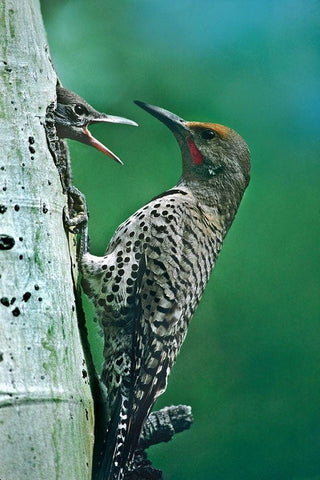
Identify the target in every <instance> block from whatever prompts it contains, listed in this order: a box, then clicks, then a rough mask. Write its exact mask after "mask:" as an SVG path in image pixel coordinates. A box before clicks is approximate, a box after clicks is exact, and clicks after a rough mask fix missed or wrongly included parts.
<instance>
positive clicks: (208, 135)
mask: <svg viewBox="0 0 320 480" xmlns="http://www.w3.org/2000/svg"><path fill="white" fill-rule="evenodd" d="M215 136H216V132H215V131H214V130H211V129H210V128H206V129H205V130H203V132H202V133H201V137H202V138H204V140H211V139H212V138H214V137H215Z"/></svg>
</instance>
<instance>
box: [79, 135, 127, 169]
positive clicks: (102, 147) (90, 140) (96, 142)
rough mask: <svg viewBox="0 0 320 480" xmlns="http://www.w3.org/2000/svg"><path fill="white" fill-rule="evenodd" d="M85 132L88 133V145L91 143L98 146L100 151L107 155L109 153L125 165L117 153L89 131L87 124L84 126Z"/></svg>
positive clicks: (109, 155)
mask: <svg viewBox="0 0 320 480" xmlns="http://www.w3.org/2000/svg"><path fill="white" fill-rule="evenodd" d="M82 131H83V133H84V134H85V135H86V142H85V143H87V144H88V145H91V146H92V147H94V148H96V149H97V150H99V151H100V152H102V153H104V154H105V155H108V157H110V158H113V160H115V161H116V162H118V163H120V164H121V165H123V162H122V161H121V160H120V158H119V157H117V155H115V154H114V153H113V152H112V151H111V150H109V148H107V147H106V146H105V145H103V143H101V142H99V140H97V139H96V138H94V136H93V135H91V133H90V132H89V130H88V128H87V126H84V127H83V128H82Z"/></svg>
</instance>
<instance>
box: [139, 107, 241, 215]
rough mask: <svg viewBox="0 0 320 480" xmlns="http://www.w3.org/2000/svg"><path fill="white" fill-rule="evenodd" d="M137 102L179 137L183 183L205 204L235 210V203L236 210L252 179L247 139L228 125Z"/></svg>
mask: <svg viewBox="0 0 320 480" xmlns="http://www.w3.org/2000/svg"><path fill="white" fill-rule="evenodd" d="M135 103H136V104H137V105H138V106H139V107H141V108H143V109H144V110H146V111H147V112H149V113H151V115H153V116H154V117H156V118H157V119H158V120H160V121H161V122H163V123H164V124H165V125H166V126H167V127H168V128H169V129H170V130H171V131H172V132H173V134H174V136H175V137H176V139H177V141H178V143H179V146H180V149H181V152H182V160H183V173H182V177H181V180H180V182H179V183H180V184H183V183H186V184H187V185H188V186H189V187H190V188H191V190H193V192H194V193H195V194H196V195H197V196H198V197H201V200H202V201H203V202H204V203H205V204H208V205H210V204H211V205H214V204H216V205H217V204H219V205H220V206H221V205H222V209H223V205H224V204H226V209H227V208H230V209H231V206H230V205H227V204H230V202H232V203H233V204H234V207H235V209H236V208H237V206H238V205H239V203H240V200H241V198H242V195H243V193H244V191H245V189H246V187H247V186H248V183H249V180H250V153H249V149H248V146H247V144H246V142H245V141H244V140H243V138H242V137H241V136H240V135H239V134H238V133H237V132H235V131H234V130H232V129H231V128H228V127H225V126H224V125H219V124H217V123H202V122H189V121H186V120H184V119H182V118H180V117H178V116H177V115H175V114H174V113H172V112H169V111H168V110H165V109H163V108H160V107H156V106H154V105H149V104H147V103H143V102H140V101H136V102H135ZM233 210H234V209H233Z"/></svg>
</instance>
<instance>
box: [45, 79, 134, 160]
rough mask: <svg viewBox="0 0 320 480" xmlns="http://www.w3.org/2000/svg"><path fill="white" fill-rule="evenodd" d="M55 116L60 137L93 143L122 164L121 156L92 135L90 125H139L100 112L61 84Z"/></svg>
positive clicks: (58, 87) (58, 88)
mask: <svg viewBox="0 0 320 480" xmlns="http://www.w3.org/2000/svg"><path fill="white" fill-rule="evenodd" d="M54 118H55V125H56V130H57V135H58V137H60V138H70V139H71V140H78V142H82V143H85V144H87V145H91V146H92V147H94V148H96V149H97V150H100V152H102V153H105V154H106V155H108V156H109V157H111V158H113V159H114V160H115V161H116V162H118V163H121V164H122V161H121V160H120V158H119V157H117V156H116V155H115V154H114V153H113V152H112V151H111V150H109V148H107V147H106V146H105V145H103V144H102V143H101V142H99V141H98V140H97V139H96V138H94V137H93V136H92V135H91V133H90V132H89V130H88V126H89V125H92V124H94V123H102V122H103V123H124V124H126V125H134V126H137V124H136V122H133V121H132V120H128V119H127V118H123V117H115V116H113V115H106V114H105V113H100V112H98V111H97V110H95V109H94V108H93V107H91V105H89V104H88V103H87V102H86V101H85V100H84V99H83V98H81V97H79V95H77V94H76V93H74V92H71V91H70V90H67V89H66V88H63V87H60V86H57V107H56V110H55V112H54Z"/></svg>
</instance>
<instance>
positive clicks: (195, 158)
mask: <svg viewBox="0 0 320 480" xmlns="http://www.w3.org/2000/svg"><path fill="white" fill-rule="evenodd" d="M187 142H188V147H189V150H190V153H191V157H192V162H193V165H202V164H203V157H202V155H201V153H200V152H199V150H198V149H197V147H196V144H195V143H194V141H193V140H192V139H191V138H188V140H187Z"/></svg>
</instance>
